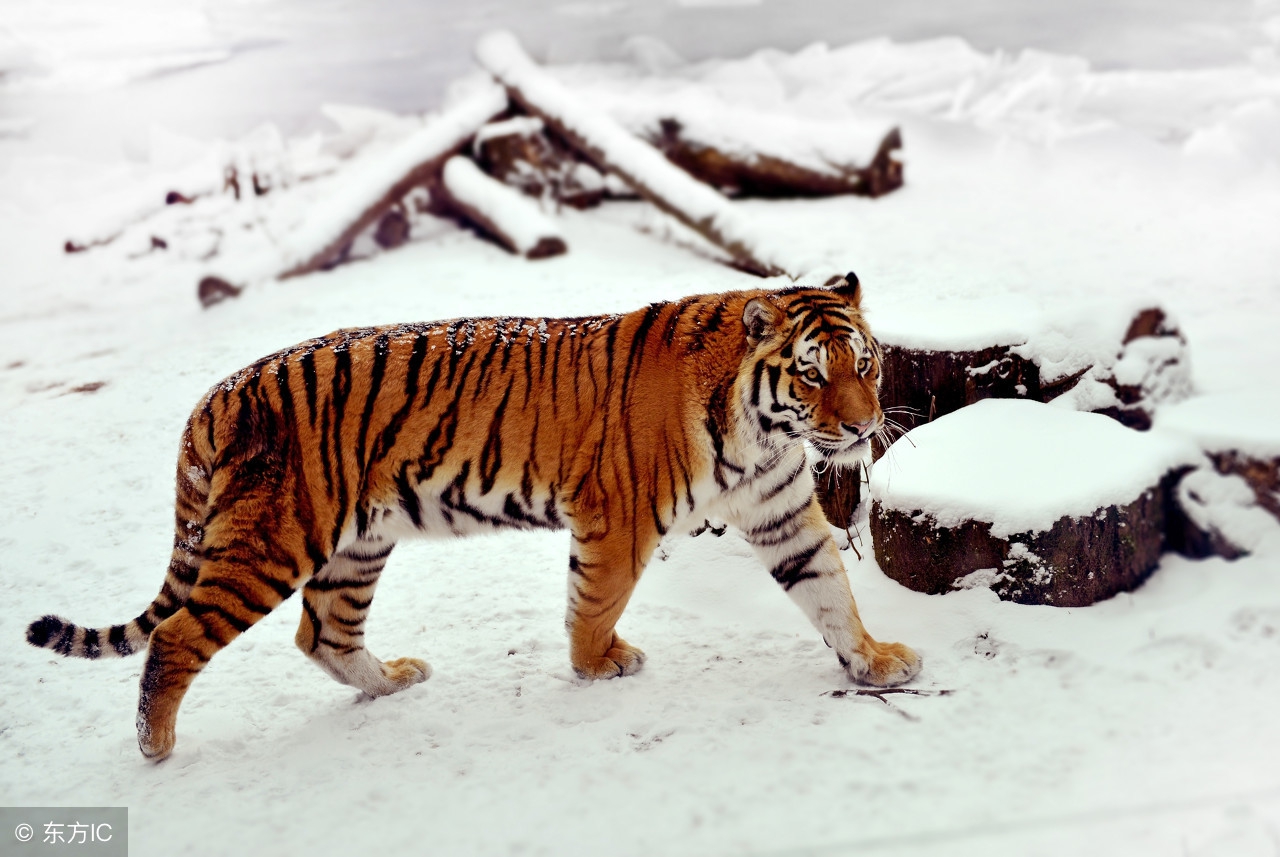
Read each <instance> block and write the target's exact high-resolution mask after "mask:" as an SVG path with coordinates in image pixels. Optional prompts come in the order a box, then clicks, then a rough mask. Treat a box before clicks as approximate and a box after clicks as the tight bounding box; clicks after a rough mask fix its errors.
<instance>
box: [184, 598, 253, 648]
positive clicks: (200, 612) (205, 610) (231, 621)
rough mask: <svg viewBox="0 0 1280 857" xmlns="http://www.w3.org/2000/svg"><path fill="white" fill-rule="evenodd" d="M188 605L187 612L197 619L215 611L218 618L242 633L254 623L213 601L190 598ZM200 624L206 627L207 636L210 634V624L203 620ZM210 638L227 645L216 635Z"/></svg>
mask: <svg viewBox="0 0 1280 857" xmlns="http://www.w3.org/2000/svg"><path fill="white" fill-rule="evenodd" d="M186 606H187V612H188V613H190V614H191V615H192V616H195V617H196V619H203V617H204V616H205V615H206V614H209V613H213V614H215V615H216V616H218V618H220V619H221V620H222V621H224V622H226V623H227V624H228V625H230V626H231V627H232V628H234V629H235V630H237V631H239V632H241V633H243V632H245V631H247V630H249V626H250V625H252V624H253V623H252V622H248V621H246V620H244V619H241V618H240V617H239V616H233V615H232V614H231V613H229V612H227V610H226V609H224V608H223V607H220V606H218V605H217V604H214V603H213V602H211V601H195V600H192V599H188V600H187V605H186ZM200 624H201V626H202V627H203V628H204V629H205V636H209V632H210V631H211V630H212V628H210V627H209V625H207V624H206V623H205V622H203V621H201V622H200ZM209 639H210V640H211V641H212V642H215V643H221V644H222V645H226V643H225V642H224V641H222V640H218V639H217V638H215V637H209Z"/></svg>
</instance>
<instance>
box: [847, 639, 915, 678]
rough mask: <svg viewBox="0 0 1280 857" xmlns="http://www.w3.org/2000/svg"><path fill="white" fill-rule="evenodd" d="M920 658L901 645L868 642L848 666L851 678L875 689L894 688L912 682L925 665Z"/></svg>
mask: <svg viewBox="0 0 1280 857" xmlns="http://www.w3.org/2000/svg"><path fill="white" fill-rule="evenodd" d="M923 663H924V662H923V661H922V660H921V658H920V656H919V655H918V654H916V653H915V651H914V650H913V649H911V648H910V647H908V646H904V645H902V643H877V642H875V641H874V640H870V639H868V640H866V641H865V643H864V645H863V648H862V651H861V652H859V656H858V657H855V658H853V659H852V660H851V662H850V663H848V664H845V669H847V670H848V671H849V677H850V678H852V679H853V680H854V681H856V682H858V683H860V684H869V685H871V686H873V687H893V686H894V685H898V684H904V683H905V682H908V681H911V679H913V678H915V677H916V676H917V675H918V674H919V673H920V667H921V666H922V665H923Z"/></svg>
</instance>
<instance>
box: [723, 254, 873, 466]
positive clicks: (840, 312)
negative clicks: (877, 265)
mask: <svg viewBox="0 0 1280 857" xmlns="http://www.w3.org/2000/svg"><path fill="white" fill-rule="evenodd" d="M861 301H862V292H861V287H860V285H859V283H858V278H857V276H856V275H855V274H853V273H850V274H847V275H846V276H845V277H844V278H843V279H839V280H837V281H836V282H835V283H834V284H832V285H831V287H829V288H794V289H788V290H786V291H782V292H776V293H773V294H769V295H763V296H760V297H756V298H753V299H751V300H750V301H748V302H747V304H746V306H745V307H744V309H743V314H742V322H743V324H744V326H745V327H746V337H747V344H748V355H747V358H746V362H745V363H744V370H745V373H746V374H745V376H744V381H745V382H746V388H745V389H743V390H742V396H743V404H744V406H745V410H746V414H747V419H748V420H755V421H756V424H757V426H758V430H759V432H760V435H761V439H762V440H765V441H766V442H770V443H779V442H785V441H786V440H788V439H790V438H796V437H799V438H802V439H804V440H806V441H808V442H809V443H810V445H812V447H813V448H814V449H815V450H816V451H817V453H818V454H819V455H820V456H821V457H822V458H823V459H825V460H827V461H830V462H833V463H844V464H851V463H854V462H857V461H860V460H861V459H862V458H863V456H864V455H865V453H866V451H867V448H868V445H869V443H870V439H871V437H872V436H873V435H874V434H875V433H876V432H878V431H879V430H880V429H881V428H882V427H883V426H884V421H885V418H884V412H883V411H882V410H881V409H880V402H879V399H878V397H877V393H878V391H879V389H880V363H881V352H880V346H879V345H878V344H877V343H876V341H875V339H874V338H873V337H872V336H871V331H870V330H869V329H868V327H867V323H866V321H865V319H863V317H862V312H861V310H860V309H859V307H860V305H861Z"/></svg>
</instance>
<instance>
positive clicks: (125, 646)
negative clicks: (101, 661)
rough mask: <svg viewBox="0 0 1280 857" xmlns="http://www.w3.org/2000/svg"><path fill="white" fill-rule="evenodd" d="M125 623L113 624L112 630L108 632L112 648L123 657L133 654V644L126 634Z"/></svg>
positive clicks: (108, 639) (108, 640)
mask: <svg viewBox="0 0 1280 857" xmlns="http://www.w3.org/2000/svg"><path fill="white" fill-rule="evenodd" d="M124 631H125V627H124V625H112V626H111V630H110V631H108V632H107V642H108V643H110V644H111V648H113V649H115V650H116V654H118V655H120V657H122V658H127V657H129V655H132V654H133V646H131V645H130V644H129V641H128V640H127V639H125V636H124Z"/></svg>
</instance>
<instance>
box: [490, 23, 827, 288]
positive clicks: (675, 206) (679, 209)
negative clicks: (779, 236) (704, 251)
mask: <svg viewBox="0 0 1280 857" xmlns="http://www.w3.org/2000/svg"><path fill="white" fill-rule="evenodd" d="M476 57H477V59H478V60H479V62H480V64H481V65H482V66H484V67H485V68H486V69H487V70H488V71H489V72H490V73H491V74H492V75H493V76H494V77H496V78H497V79H498V80H499V81H501V82H502V84H503V85H504V86H506V87H507V92H508V93H509V94H510V96H511V98H512V100H513V101H515V102H517V103H518V104H520V105H521V106H522V107H523V108H524V109H525V110H526V111H527V112H529V113H531V114H533V115H535V116H537V117H539V118H540V119H542V120H543V121H544V122H545V123H546V124H547V126H548V127H549V128H551V129H552V130H554V131H555V132H556V134H558V135H559V136H560V137H562V138H563V139H564V140H565V141H566V142H567V143H569V145H571V146H573V147H574V148H575V149H576V150H578V151H579V152H580V153H582V154H583V155H584V156H585V157H586V158H587V159H588V160H589V161H590V162H591V163H593V164H594V165H595V166H596V167H597V168H598V169H600V170H601V171H602V172H611V173H614V174H616V175H618V176H619V177H621V178H622V179H623V180H624V181H626V182H627V183H628V184H629V185H631V186H632V187H633V188H635V190H636V192H637V193H639V194H640V195H641V196H643V197H645V198H646V199H648V200H649V201H650V202H652V203H653V204H654V205H656V206H658V208H660V209H662V210H663V211H665V212H667V213H668V214H670V215H672V216H673V217H675V218H676V219H678V220H680V221H681V222H683V223H685V224H686V225H687V226H689V227H691V228H692V229H694V230H696V231H697V232H698V233H700V234H701V235H702V236H703V237H705V238H706V239H707V240H709V241H711V242H712V243H713V244H715V245H717V246H719V247H721V248H723V249H724V250H725V251H726V252H727V253H728V254H729V255H730V256H731V257H732V259H733V262H734V265H735V266H737V267H739V268H741V269H743V270H746V271H750V272H752V273H755V274H759V275H761V276H773V275H777V274H782V273H790V274H792V275H795V274H799V273H802V272H804V271H805V270H807V269H808V267H809V266H808V265H807V264H806V263H804V262H803V261H800V260H797V259H795V258H792V257H791V256H790V255H789V254H788V253H787V252H786V250H785V248H780V247H776V246H773V245H772V242H771V241H770V240H769V238H768V236H766V235H765V234H763V233H762V232H761V231H760V230H758V229H756V228H754V226H753V224H752V223H751V222H750V221H749V219H748V218H746V217H745V216H743V215H742V214H741V213H740V212H738V211H735V210H734V209H733V206H732V204H731V203H730V202H729V201H728V200H727V199H726V198H725V197H724V196H723V195H722V194H720V193H719V192H717V191H716V190H715V189H713V188H710V187H708V186H707V185H704V184H702V183H701V182H699V181H698V180H697V179H695V178H693V177H692V176H690V175H689V174H688V173H686V172H685V171H684V170H682V169H680V168H679V167H677V166H675V165H674V164H672V163H671V162H670V161H668V160H667V159H666V157H665V156H663V154H662V153H661V152H659V151H658V150H657V149H655V148H654V147H653V146H651V145H649V144H648V143H646V142H645V141H643V140H641V139H640V138H638V137H636V136H635V135H634V134H632V133H631V132H629V131H627V130H626V129H625V128H624V127H623V126H622V125H620V124H619V123H618V122H617V121H616V120H615V119H613V118H612V117H611V116H609V115H608V114H606V113H604V112H602V111H600V110H597V109H594V108H592V107H591V106H589V105H588V104H586V103H585V102H584V101H583V100H581V99H579V98H577V97H575V96H574V95H573V94H572V93H571V92H569V90H567V89H566V88H565V87H564V85H562V84H561V83H560V82H559V81H558V80H556V79H555V78H553V77H552V76H551V75H549V74H547V73H546V72H545V71H543V70H542V69H541V68H539V67H538V66H537V65H536V64H535V63H534V62H533V61H532V60H531V59H530V58H529V57H528V55H527V54H526V53H525V52H524V49H523V48H522V47H521V46H520V43H519V42H518V41H517V40H516V38H515V36H513V35H512V34H510V33H508V32H497V33H490V34H488V35H486V36H484V37H483V38H481V39H480V41H479V42H478V43H477V45H476Z"/></svg>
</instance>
